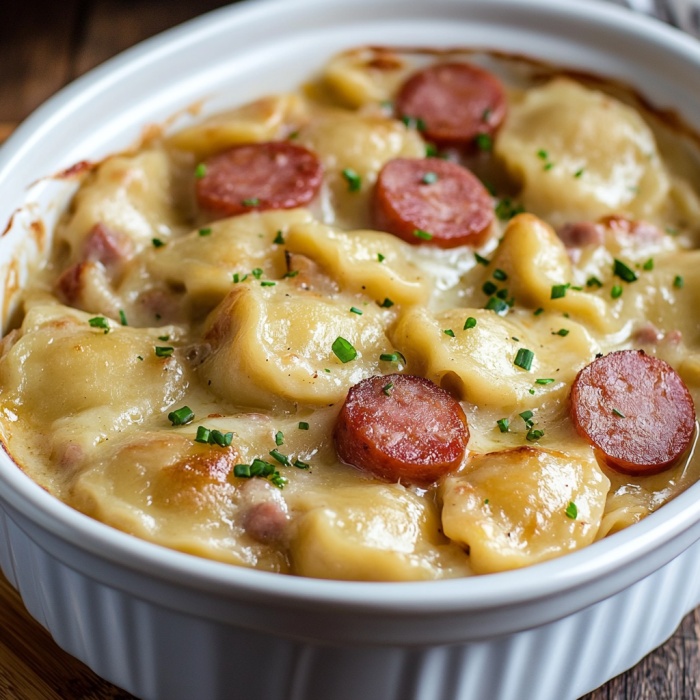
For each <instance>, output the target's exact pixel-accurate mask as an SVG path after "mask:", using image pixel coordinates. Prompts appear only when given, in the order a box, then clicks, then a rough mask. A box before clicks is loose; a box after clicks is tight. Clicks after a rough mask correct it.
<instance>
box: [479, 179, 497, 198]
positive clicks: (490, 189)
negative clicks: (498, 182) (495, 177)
mask: <svg viewBox="0 0 700 700" xmlns="http://www.w3.org/2000/svg"><path fill="white" fill-rule="evenodd" d="M481 184H482V185H483V186H484V187H485V188H486V190H487V191H488V193H489V194H490V195H491V196H492V197H495V196H496V194H497V193H496V188H495V187H494V186H493V185H492V184H491V183H490V182H489V181H488V180H482V181H481Z"/></svg>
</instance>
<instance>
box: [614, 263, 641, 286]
mask: <svg viewBox="0 0 700 700" xmlns="http://www.w3.org/2000/svg"><path fill="white" fill-rule="evenodd" d="M613 274H614V275H616V276H617V277H619V278H620V279H621V280H622V281H623V282H636V281H637V279H638V278H637V273H636V272H635V271H634V270H633V269H632V268H631V267H629V266H628V265H625V263H623V262H622V260H618V259H617V258H615V262H614V264H613Z"/></svg>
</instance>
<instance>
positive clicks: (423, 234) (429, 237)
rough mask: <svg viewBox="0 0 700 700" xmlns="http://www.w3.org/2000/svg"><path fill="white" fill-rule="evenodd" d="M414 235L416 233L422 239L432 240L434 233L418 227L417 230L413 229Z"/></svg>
mask: <svg viewBox="0 0 700 700" xmlns="http://www.w3.org/2000/svg"><path fill="white" fill-rule="evenodd" d="M413 235H414V236H415V237H416V238H421V239H423V240H424V241H430V240H432V238H433V234H432V233H428V232H427V231H422V230H421V229H419V228H417V229H415V231H413Z"/></svg>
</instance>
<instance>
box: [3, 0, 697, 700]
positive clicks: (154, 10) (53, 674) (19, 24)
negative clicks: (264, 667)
mask: <svg viewBox="0 0 700 700" xmlns="http://www.w3.org/2000/svg"><path fill="white" fill-rule="evenodd" d="M225 4H227V3H226V2H222V1H221V0H61V1H60V2H56V0H23V1H22V2H12V3H11V2H9V1H7V2H6V1H5V0H0V6H2V10H3V12H2V14H1V20H0V142H2V141H3V140H4V139H5V138H7V136H8V135H9V134H10V132H11V131H12V129H13V128H14V127H15V126H16V124H17V123H18V122H19V121H21V120H22V119H23V118H24V117H26V116H27V115H28V114H29V112H31V111H32V110H33V109H34V108H35V107H37V106H38V105H39V104H40V103H41V102H43V101H44V100H45V99H46V98H48V97H49V96H50V95H52V94H53V93H54V92H55V91H56V90H58V89H59V88H60V87H62V86H63V85H64V84H66V83H67V82H69V81H70V80H72V79H74V78H76V77H78V76H79V75H81V74H82V73H84V72H85V71H87V70H89V69H90V68H93V67H94V66H96V65H98V64H99V63H101V62H103V61H104V60H106V59H108V58H110V57H111V56H113V55H114V54H117V53H119V52H120V51H123V50H124V49H126V48H128V47H129V46H131V45H133V44H135V43H137V42H139V41H141V40H143V39H146V38H148V37H149V36H152V35H153V34H156V33H158V32H160V31H163V30H165V29H168V28H169V27H172V26H174V25H176V24H180V23H181V22H184V21H186V20H188V19H190V18H191V17H195V16H197V15H200V14H202V13H204V12H207V11H209V10H212V9H214V8H215V7H219V6H221V5H225ZM699 610H700V609H698V610H696V611H695V612H693V613H691V614H690V615H688V616H687V617H686V619H685V620H684V621H683V624H682V625H681V627H680V628H679V629H678V631H677V632H676V634H675V635H674V636H673V637H672V638H671V639H670V640H669V641H668V642H667V643H666V644H665V645H663V646H662V647H661V648H659V649H658V650H657V651H655V652H654V653H652V654H650V655H649V656H648V657H647V658H646V659H644V660H643V661H642V662H641V663H640V664H639V665H637V666H636V667H635V668H633V669H632V670H630V671H628V672H627V673H624V674H622V675H621V676H618V677H617V678H615V679H613V680H612V681H610V683H608V684H607V685H605V686H603V687H602V688H600V689H599V690H597V691H595V692H593V693H591V694H590V695H587V696H586V697H585V698H584V699H583V700H700V643H699V640H700V612H699ZM639 614H645V611H639ZM0 700H135V699H134V698H133V696H132V695H130V694H129V693H126V692H125V691H123V690H120V689H119V688H116V687H115V686H113V685H111V684H109V683H107V682H106V681H103V680H102V679H100V678H98V677H97V676H96V675H95V674H94V673H92V672H91V671H90V670H89V669H88V668H87V667H86V666H84V665H83V664H82V663H81V662H79V661H77V660H76V659H74V658H73V657H71V656H70V655H68V654H66V653H65V652H64V651H62V650H61V649H59V647H58V646H57V645H56V644H55V643H54V642H53V640H52V639H51V636H50V635H49V633H48V632H46V630H44V628H43V627H41V626H40V625H39V624H38V623H37V622H35V621H34V620H33V619H32V618H31V616H30V615H29V614H28V613H27V611H26V610H25V608H24V606H23V604H22V601H21V599H20V597H19V595H18V594H17V593H16V592H15V591H14V589H13V588H12V587H11V586H10V585H9V583H8V582H7V581H6V580H5V579H4V578H3V577H2V575H0ZM193 700H196V699H195V698H193ZM319 700H321V699H319ZM358 700H360V699H358ZM484 700H488V698H484ZM523 700H538V699H537V698H523Z"/></svg>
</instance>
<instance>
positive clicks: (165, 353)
mask: <svg viewBox="0 0 700 700" xmlns="http://www.w3.org/2000/svg"><path fill="white" fill-rule="evenodd" d="M173 350H175V348H168V347H163V346H161V345H156V347H155V351H156V357H170V356H171V355H172V354H173Z"/></svg>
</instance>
